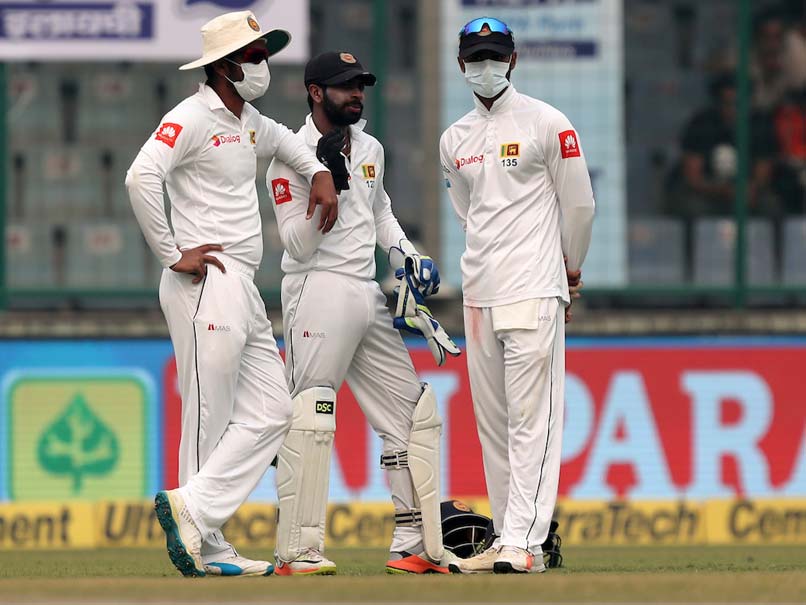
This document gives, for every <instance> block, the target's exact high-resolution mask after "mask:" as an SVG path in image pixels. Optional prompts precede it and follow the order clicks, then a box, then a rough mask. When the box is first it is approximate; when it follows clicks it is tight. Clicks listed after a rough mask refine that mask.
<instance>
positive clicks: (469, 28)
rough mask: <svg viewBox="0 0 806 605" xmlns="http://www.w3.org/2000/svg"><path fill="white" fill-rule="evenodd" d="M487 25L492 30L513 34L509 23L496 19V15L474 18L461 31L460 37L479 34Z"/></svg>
mask: <svg viewBox="0 0 806 605" xmlns="http://www.w3.org/2000/svg"><path fill="white" fill-rule="evenodd" d="M485 25H486V26H487V28H488V29H489V30H490V31H491V32H497V33H499V34H507V35H510V36H511V35H512V30H511V29H509V25H507V24H506V23H504V22H503V21H501V20H500V19H496V18H494V17H479V18H478V19H473V20H472V21H470V22H469V23H467V24H466V25H465V26H464V27H463V28H462V30H461V31H460V32H459V37H460V38H461V37H462V36H466V35H468V34H478V33H480V32H481V31H482V30H483V29H484V26H485Z"/></svg>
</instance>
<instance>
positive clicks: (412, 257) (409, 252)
mask: <svg viewBox="0 0 806 605" xmlns="http://www.w3.org/2000/svg"><path fill="white" fill-rule="evenodd" d="M393 257H394V258H393ZM401 257H402V259H403V263H402V265H403V266H402V267H398V268H397V269H396V270H395V278H396V279H400V280H402V279H403V278H404V277H405V279H406V281H407V282H408V284H409V287H410V288H411V289H412V291H414V292H416V294H415V296H416V297H417V303H418V304H422V302H423V299H424V298H425V297H426V296H431V295H432V294H436V293H437V292H439V269H437V264H436V263H435V262H434V259H433V258H431V257H430V256H423V255H421V254H419V253H417V252H416V250H414V246H412V245H411V244H410V243H409V242H407V241H401V245H400V247H398V246H392V248H390V250H389V262H390V263H392V266H395V264H397V263H396V262H395V261H397V262H400V260H399V259H400V258H401Z"/></svg>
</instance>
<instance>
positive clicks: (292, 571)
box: [274, 548, 336, 576]
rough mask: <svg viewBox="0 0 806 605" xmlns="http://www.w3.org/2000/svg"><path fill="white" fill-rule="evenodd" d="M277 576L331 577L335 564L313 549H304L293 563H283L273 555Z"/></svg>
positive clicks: (333, 573)
mask: <svg viewBox="0 0 806 605" xmlns="http://www.w3.org/2000/svg"><path fill="white" fill-rule="evenodd" d="M275 559H276V561H277V567H275V569H274V573H276V574H277V575H278V576H296V575H306V576H317V575H318V576H332V575H335V574H336V564H335V563H334V562H333V561H331V560H330V559H328V558H327V557H325V556H324V555H323V554H322V553H321V552H319V551H318V550H317V549H315V548H306V549H305V550H303V551H302V552H301V553H300V555H299V556H298V557H297V558H296V559H294V560H293V561H283V560H282V559H281V558H280V557H278V556H277V555H276V554H275Z"/></svg>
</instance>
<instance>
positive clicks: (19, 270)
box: [5, 222, 55, 289]
mask: <svg viewBox="0 0 806 605" xmlns="http://www.w3.org/2000/svg"><path fill="white" fill-rule="evenodd" d="M50 231H51V226H50V225H48V224H47V223H44V222H36V223H29V224H26V223H9V224H7V225H6V237H5V246H6V254H7V257H6V258H7V260H6V270H7V280H8V286H9V288H11V289H14V288H50V287H53V286H54V285H55V284H54V281H53V270H52V269H53V267H52V246H51V235H50Z"/></svg>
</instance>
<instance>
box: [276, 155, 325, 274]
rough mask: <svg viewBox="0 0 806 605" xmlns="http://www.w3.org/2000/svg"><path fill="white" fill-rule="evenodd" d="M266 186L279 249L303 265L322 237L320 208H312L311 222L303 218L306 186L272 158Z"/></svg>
mask: <svg viewBox="0 0 806 605" xmlns="http://www.w3.org/2000/svg"><path fill="white" fill-rule="evenodd" d="M266 186H267V187H268V188H269V194H270V195H271V198H270V199H271V201H272V208H273V209H274V215H275V217H276V218H277V228H278V230H279V232H280V239H281V240H282V242H283V246H284V247H285V249H286V251H287V252H288V254H289V255H290V256H291V258H293V259H294V260H297V261H299V262H301V263H304V262H307V261H308V260H310V258H311V257H312V256H313V254H314V253H315V252H316V250H317V249H318V248H319V244H320V243H322V239H323V238H324V236H325V234H324V232H323V231H322V230H320V229H317V225H318V224H319V221H320V218H321V217H320V215H321V213H322V212H323V209H322V207H321V206H320V207H317V208H316V210H315V213H314V216H313V220H309V219H308V216H307V212H308V199H309V197H310V189H311V186H310V184H309V183H308V181H307V180H306V179H305V177H303V176H302V175H300V174H299V173H298V172H296V171H295V170H293V169H292V168H291V167H290V166H288V165H287V164H286V163H284V162H282V161H280V160H279V159H278V158H275V159H274V160H272V162H271V164H270V165H269V171H268V172H267V173H266Z"/></svg>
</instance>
